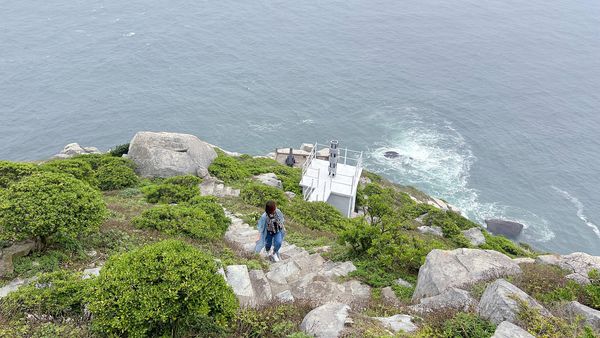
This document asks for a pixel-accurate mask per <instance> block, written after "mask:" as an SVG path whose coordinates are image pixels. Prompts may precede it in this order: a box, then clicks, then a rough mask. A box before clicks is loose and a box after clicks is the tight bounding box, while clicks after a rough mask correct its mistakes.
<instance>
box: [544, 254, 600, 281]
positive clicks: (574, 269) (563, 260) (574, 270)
mask: <svg viewBox="0 0 600 338" xmlns="http://www.w3.org/2000/svg"><path fill="white" fill-rule="evenodd" d="M535 262H536V263H538V264H550V265H556V266H559V267H561V268H563V269H565V270H567V271H570V272H571V274H570V275H568V276H567V278H569V279H572V280H574V281H576V282H578V283H580V284H589V283H590V280H589V278H588V274H589V272H590V271H592V270H594V269H595V270H598V271H600V256H592V255H588V254H586V253H584V252H574V253H572V254H569V255H543V256H538V257H537V258H536V260H535Z"/></svg>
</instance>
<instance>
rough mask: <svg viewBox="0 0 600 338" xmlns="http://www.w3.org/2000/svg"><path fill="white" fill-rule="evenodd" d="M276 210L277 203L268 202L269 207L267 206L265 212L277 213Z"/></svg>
mask: <svg viewBox="0 0 600 338" xmlns="http://www.w3.org/2000/svg"><path fill="white" fill-rule="evenodd" d="M276 209H277V203H275V201H268V202H267V205H265V212H266V213H267V214H273V213H275V210H276Z"/></svg>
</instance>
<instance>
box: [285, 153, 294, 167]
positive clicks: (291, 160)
mask: <svg viewBox="0 0 600 338" xmlns="http://www.w3.org/2000/svg"><path fill="white" fill-rule="evenodd" d="M285 164H286V165H287V166H288V167H293V166H294V164H296V159H295V158H294V150H293V149H292V148H290V154H289V155H288V156H287V158H286V159H285Z"/></svg>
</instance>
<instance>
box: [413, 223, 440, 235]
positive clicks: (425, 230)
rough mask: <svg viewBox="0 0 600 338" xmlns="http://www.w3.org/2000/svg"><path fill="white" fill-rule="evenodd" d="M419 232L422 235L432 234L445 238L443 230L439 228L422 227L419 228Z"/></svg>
mask: <svg viewBox="0 0 600 338" xmlns="http://www.w3.org/2000/svg"><path fill="white" fill-rule="evenodd" d="M417 231H419V232H420V233H422V234H432V235H435V236H438V237H444V233H443V232H442V228H440V227H437V226H428V225H422V226H420V227H418V228H417Z"/></svg>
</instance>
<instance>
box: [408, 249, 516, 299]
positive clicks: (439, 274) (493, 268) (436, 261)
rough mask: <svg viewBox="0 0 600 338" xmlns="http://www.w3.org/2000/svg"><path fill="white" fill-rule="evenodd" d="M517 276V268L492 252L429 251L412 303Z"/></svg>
mask: <svg viewBox="0 0 600 338" xmlns="http://www.w3.org/2000/svg"><path fill="white" fill-rule="evenodd" d="M519 273H521V268H520V267H519V265H518V264H516V263H515V262H513V261H512V259H511V258H509V257H508V256H506V255H504V254H501V253H499V252H497V251H493V250H479V249H465V248H461V249H456V250H438V249H435V250H432V251H431V252H430V253H429V254H428V255H427V258H426V259H425V264H423V266H421V268H420V269H419V276H418V280H417V286H416V288H415V292H414V294H413V301H417V300H419V299H421V298H425V297H432V296H436V295H439V294H440V293H442V292H443V291H444V290H446V289H448V288H450V287H458V288H460V287H464V286H467V285H470V284H473V283H476V282H479V281H484V280H490V279H494V278H499V277H504V276H510V275H516V274H519Z"/></svg>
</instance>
